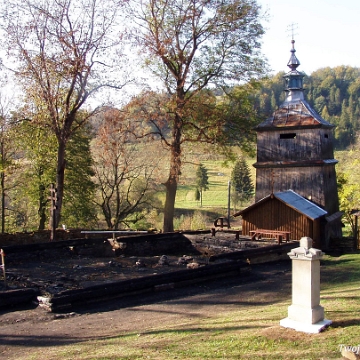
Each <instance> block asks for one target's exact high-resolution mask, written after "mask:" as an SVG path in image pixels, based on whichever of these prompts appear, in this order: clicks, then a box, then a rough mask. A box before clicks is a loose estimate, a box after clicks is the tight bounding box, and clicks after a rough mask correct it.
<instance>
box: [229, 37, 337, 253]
mask: <svg viewBox="0 0 360 360" xmlns="http://www.w3.org/2000/svg"><path fill="white" fill-rule="evenodd" d="M294 43H295V41H294V40H292V49H291V57H290V60H289V62H288V64H287V66H288V67H289V68H290V71H289V72H288V73H287V74H285V75H284V79H285V92H286V93H287V96H286V99H285V101H284V102H283V103H282V104H281V105H280V107H279V109H278V110H276V111H275V112H274V113H273V115H272V116H271V117H270V118H268V119H266V120H265V121H264V122H262V123H261V124H259V125H258V126H257V127H256V128H255V130H256V132H257V161H256V163H255V164H254V167H255V168H256V193H255V204H253V205H251V206H250V207H249V208H247V209H245V210H243V211H241V212H239V213H237V214H235V215H234V216H240V215H241V216H242V217H243V234H244V235H245V234H248V232H249V231H251V230H253V229H254V228H266V229H271V230H283V231H285V230H286V231H290V232H291V235H290V237H291V239H294V240H299V239H300V238H301V237H302V236H310V237H315V238H314V239H313V240H315V244H316V246H318V247H320V248H322V249H326V248H327V247H328V245H329V242H330V239H332V238H339V237H341V229H342V225H341V216H342V213H341V212H339V200H338V193H337V181H336V171H335V165H336V164H337V160H335V159H334V150H333V129H334V126H333V125H331V124H330V123H328V122H327V121H326V120H324V119H323V118H322V117H321V116H320V115H319V114H317V113H316V112H315V110H314V109H312V108H311V106H310V105H309V104H308V103H307V102H306V100H305V97H304V89H303V77H304V74H303V73H301V72H299V71H298V70H297V68H298V66H299V65H300V62H299V60H298V59H297V57H296V56H295V48H294ZM289 191H291V192H289ZM294 194H296V195H294ZM295 197H296V201H297V204H298V205H299V206H296V205H294V201H295ZM300 198H302V199H303V200H304V201H301V199H300ZM296 201H295V202H296ZM296 219H297V220H296Z"/></svg>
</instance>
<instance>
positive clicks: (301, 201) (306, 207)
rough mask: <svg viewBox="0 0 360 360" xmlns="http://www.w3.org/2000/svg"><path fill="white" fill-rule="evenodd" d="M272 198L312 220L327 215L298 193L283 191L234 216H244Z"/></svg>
mask: <svg viewBox="0 0 360 360" xmlns="http://www.w3.org/2000/svg"><path fill="white" fill-rule="evenodd" d="M272 197H275V198H276V199H278V200H279V201H282V202H283V203H285V204H286V205H287V206H289V207H291V208H293V209H294V210H296V211H298V212H300V213H301V214H303V215H305V216H306V217H308V218H309V219H311V220H315V219H318V218H319V217H321V216H324V215H326V214H327V211H325V210H324V209H322V208H321V207H320V206H318V205H316V204H314V203H313V202H311V201H310V200H307V199H305V198H304V197H302V196H301V195H299V194H298V193H296V192H295V191H293V190H287V191H281V192H277V193H274V194H271V195H268V196H266V197H264V198H262V199H260V200H259V201H257V202H256V203H254V204H252V205H250V206H249V207H247V208H246V209H243V210H241V211H239V212H237V213H236V214H233V216H234V217H237V216H240V215H243V214H244V213H246V212H248V211H250V210H252V209H254V208H256V207H257V206H259V205H260V204H262V203H263V202H265V201H269V200H270V199H271V198H272Z"/></svg>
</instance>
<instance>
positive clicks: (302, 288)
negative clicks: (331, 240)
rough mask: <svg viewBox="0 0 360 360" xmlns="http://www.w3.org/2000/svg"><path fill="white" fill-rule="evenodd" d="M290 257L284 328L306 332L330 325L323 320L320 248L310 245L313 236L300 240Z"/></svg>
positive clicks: (281, 322)
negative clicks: (288, 301) (289, 289)
mask: <svg viewBox="0 0 360 360" xmlns="http://www.w3.org/2000/svg"><path fill="white" fill-rule="evenodd" d="M288 255H289V257H290V259H291V260H292V304H291V305H290V306H289V308H288V317H287V318H285V319H282V320H281V321H280V325H281V326H283V327H287V328H291V329H295V330H297V331H302V332H307V333H318V332H320V331H321V330H323V329H324V328H325V327H326V326H328V325H330V324H331V321H330V320H326V319H324V308H323V307H322V306H321V305H320V259H321V257H322V256H323V253H322V251H321V250H318V249H314V248H312V239H311V238H309V237H303V238H301V239H300V247H298V248H295V249H292V250H291V252H289V253H288Z"/></svg>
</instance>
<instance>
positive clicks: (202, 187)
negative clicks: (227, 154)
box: [196, 164, 209, 207]
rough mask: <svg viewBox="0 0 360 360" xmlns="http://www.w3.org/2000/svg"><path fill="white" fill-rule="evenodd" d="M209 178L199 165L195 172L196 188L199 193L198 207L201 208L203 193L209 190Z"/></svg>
mask: <svg viewBox="0 0 360 360" xmlns="http://www.w3.org/2000/svg"><path fill="white" fill-rule="evenodd" d="M208 185H209V176H208V174H207V169H206V167H205V166H204V165H203V164H199V166H198V168H197V170H196V187H197V190H198V192H199V193H200V207H202V199H203V191H206V190H208V189H209V186H208Z"/></svg>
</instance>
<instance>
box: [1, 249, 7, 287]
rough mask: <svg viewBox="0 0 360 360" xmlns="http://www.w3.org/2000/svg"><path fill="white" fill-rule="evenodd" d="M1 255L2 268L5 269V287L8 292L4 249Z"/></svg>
mask: <svg viewBox="0 0 360 360" xmlns="http://www.w3.org/2000/svg"><path fill="white" fill-rule="evenodd" d="M0 254H1V267H2V269H3V275H4V286H5V290H6V270H5V253H4V250H3V249H1V250H0Z"/></svg>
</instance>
